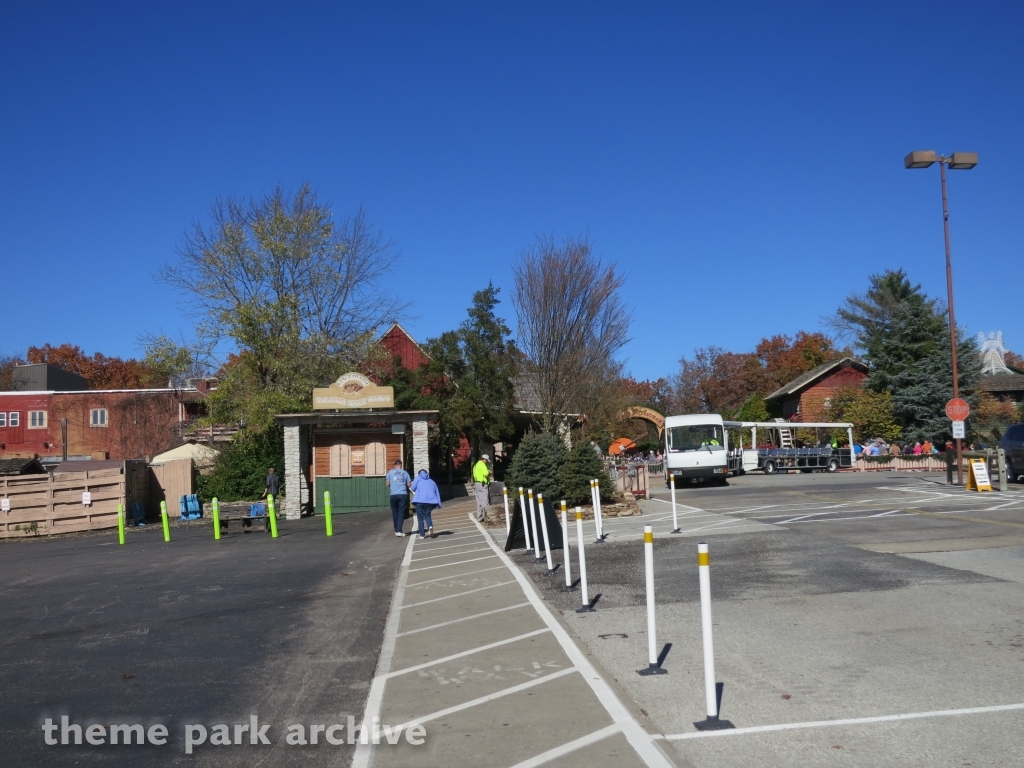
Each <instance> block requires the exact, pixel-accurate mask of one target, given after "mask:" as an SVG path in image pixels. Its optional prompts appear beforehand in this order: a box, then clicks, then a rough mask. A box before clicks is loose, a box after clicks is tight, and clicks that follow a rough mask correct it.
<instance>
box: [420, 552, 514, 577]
mask: <svg viewBox="0 0 1024 768" xmlns="http://www.w3.org/2000/svg"><path fill="white" fill-rule="evenodd" d="M492 557H494V555H484V556H483V557H474V558H471V559H469V560H459V561H458V562H457V563H444V564H442V565H425V566H423V567H422V568H410V569H409V573H412V572H413V571H432V570H434V569H435V568H447V567H448V566H451V565H462V564H463V563H475V562H476V561H477V560H490V559H491V558H492Z"/></svg>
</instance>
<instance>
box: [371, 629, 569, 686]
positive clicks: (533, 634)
mask: <svg viewBox="0 0 1024 768" xmlns="http://www.w3.org/2000/svg"><path fill="white" fill-rule="evenodd" d="M550 631H551V630H550V629H548V628H547V627H544V628H543V629H535V630H533V632H527V633H526V634H523V635H516V636H515V637H510V638H508V639H507V640H498V641H497V642H494V643H488V644H487V645H481V646H477V647H476V648H470V649H469V650H468V651H459V652H458V653H453V654H452V655H451V656H443V657H441V658H440V659H434V661H425V662H423V663H422V664H417V665H416V666H414V667H406V668H405V669H399V670H397V671H395V672H388V673H387V674H386V675H383V677H386V678H392V677H398V676H399V675H405V674H408V673H409V672H418V671H419V670H421V669H426V668H427V667H434V666H437V665H438V664H445V663H446V662H449V661H454V660H455V659H461V658H463V657H465V656H472V655H473V654H474V653H482V652H483V651H489V650H490V649H491V648H499V647H501V646H503V645H508V644H509V643H518V642H519V641H520V640H526V639H527V638H530V637H536V636H537V635H543V634H544V633H545V632H550Z"/></svg>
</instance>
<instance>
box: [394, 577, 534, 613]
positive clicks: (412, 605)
mask: <svg viewBox="0 0 1024 768" xmlns="http://www.w3.org/2000/svg"><path fill="white" fill-rule="evenodd" d="M509 584H515V581H500V582H498V583H497V584H488V585H487V586H486V587H477V588H476V589H469V590H466V591H465V592H456V593H455V594H454V595H445V596H444V597H435V598H434V599H433V600H422V601H420V602H418V603H409V604H408V605H403V606H402V610H403V611H404V610H405V609H406V608H415V607H416V606H418V605H427V604H428V603H439V602H441V601H442V600H451V599H452V598H453V597H462V596H463V595H472V594H473V593H474V592H484V591H485V590H488V589H495V588H496V587H504V586H507V585H509Z"/></svg>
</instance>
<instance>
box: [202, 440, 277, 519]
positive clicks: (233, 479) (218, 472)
mask: <svg viewBox="0 0 1024 768" xmlns="http://www.w3.org/2000/svg"><path fill="white" fill-rule="evenodd" d="M270 467H273V468H274V471H275V472H277V474H278V475H279V476H280V477H281V494H282V495H283V494H285V488H284V431H283V430H282V429H281V428H280V427H271V428H269V429H266V430H264V431H263V432H258V433H255V434H247V435H245V436H243V437H238V438H236V439H235V441H234V442H232V443H231V445H229V446H228V447H227V448H226V449H224V450H223V451H221V454H220V455H219V456H218V457H217V460H216V462H215V463H214V465H213V471H212V472H210V473H209V474H207V475H201V476H200V478H199V482H198V484H197V485H198V487H197V488H196V492H197V493H198V495H199V498H201V499H202V500H203V501H210V499H212V498H214V497H217V500H218V501H252V500H254V499H258V498H259V497H260V496H262V495H263V489H264V488H265V487H266V479H267V469H268V468H270Z"/></svg>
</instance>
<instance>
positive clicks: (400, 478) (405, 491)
mask: <svg viewBox="0 0 1024 768" xmlns="http://www.w3.org/2000/svg"><path fill="white" fill-rule="evenodd" d="M411 481H412V478H411V477H409V473H408V472H406V471H405V470H404V469H402V461H401V460H400V459H395V463H394V465H393V466H392V468H391V471H390V472H388V473H387V474H386V475H385V476H384V482H385V483H387V485H388V489H389V491H390V492H391V519H392V521H393V522H394V524H395V536H405V534H404V533H403V532H402V526H403V525H404V524H405V510H406V508H407V506H408V504H409V486H410V485H411Z"/></svg>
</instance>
